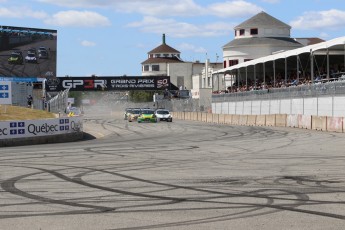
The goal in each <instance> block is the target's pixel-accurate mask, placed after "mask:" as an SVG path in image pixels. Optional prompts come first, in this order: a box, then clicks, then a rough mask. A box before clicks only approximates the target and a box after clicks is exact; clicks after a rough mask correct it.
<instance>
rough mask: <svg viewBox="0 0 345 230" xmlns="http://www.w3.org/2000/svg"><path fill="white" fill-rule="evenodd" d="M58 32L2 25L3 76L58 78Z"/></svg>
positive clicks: (0, 60)
mask: <svg viewBox="0 0 345 230" xmlns="http://www.w3.org/2000/svg"><path fill="white" fill-rule="evenodd" d="M56 48H57V30H49V29H38V28H26V27H14V26H2V25H0V76H1V77H35V78H46V77H51V76H56V51H57V50H56Z"/></svg>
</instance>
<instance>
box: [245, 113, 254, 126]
mask: <svg viewBox="0 0 345 230" xmlns="http://www.w3.org/2000/svg"><path fill="white" fill-rule="evenodd" d="M247 125H250V126H254V125H256V115H247Z"/></svg>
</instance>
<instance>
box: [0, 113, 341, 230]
mask: <svg viewBox="0 0 345 230" xmlns="http://www.w3.org/2000/svg"><path fill="white" fill-rule="evenodd" d="M84 130H86V131H87V132H89V133H90V134H92V135H93V136H95V137H97V139H92V138H89V137H88V138H87V140H84V141H80V142H74V143H65V144H63V143H61V144H47V145H32V146H22V147H8V148H0V229H2V230H7V229H8V230H14V229H25V230H31V229H34V230H45V229H49V230H51V229H81V230H86V229H92V230H95V229H133V230H134V229H138V230H139V229H179V230H181V229H182V230H184V229H198V230H200V229H207V230H209V229H236V230H241V229H246V230H247V229H272V230H276V229H280V230H282V229H313V230H316V229H320V230H321V229H322V230H324V229H344V226H345V221H344V219H345V151H344V149H345V134H342V133H327V132H321V131H313V130H303V129H294V128H271V127H251V126H229V125H215V124H210V123H202V122H190V121H178V120H173V122H171V123H170V122H159V123H140V124H138V123H136V122H131V123H129V122H127V121H125V120H124V119H123V117H122V116H121V115H120V116H116V115H111V114H110V113H103V115H97V114H94V115H92V114H88V113H86V115H85V121H84Z"/></svg>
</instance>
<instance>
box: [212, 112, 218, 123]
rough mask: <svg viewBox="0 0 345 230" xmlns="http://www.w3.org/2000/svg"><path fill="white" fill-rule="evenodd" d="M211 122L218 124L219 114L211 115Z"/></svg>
mask: <svg viewBox="0 0 345 230" xmlns="http://www.w3.org/2000/svg"><path fill="white" fill-rule="evenodd" d="M212 122H213V123H216V124H219V114H212Z"/></svg>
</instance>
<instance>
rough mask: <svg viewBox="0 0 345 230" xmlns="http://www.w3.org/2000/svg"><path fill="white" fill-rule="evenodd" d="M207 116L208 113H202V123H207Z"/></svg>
mask: <svg viewBox="0 0 345 230" xmlns="http://www.w3.org/2000/svg"><path fill="white" fill-rule="evenodd" d="M207 114H208V113H202V114H201V121H203V122H207Z"/></svg>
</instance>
